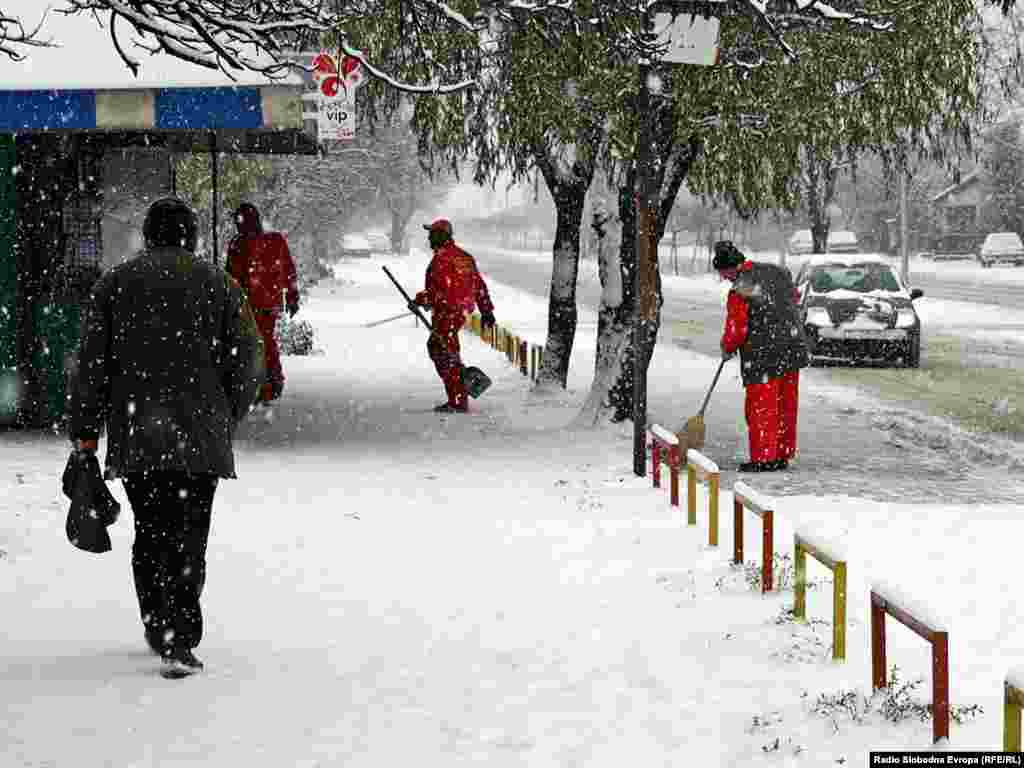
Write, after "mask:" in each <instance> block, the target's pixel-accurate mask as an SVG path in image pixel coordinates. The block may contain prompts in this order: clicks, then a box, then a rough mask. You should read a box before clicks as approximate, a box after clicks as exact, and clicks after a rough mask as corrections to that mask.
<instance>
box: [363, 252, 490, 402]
mask: <svg viewBox="0 0 1024 768" xmlns="http://www.w3.org/2000/svg"><path fill="white" fill-rule="evenodd" d="M381 269H383V270H384V274H386V275H387V276H388V278H390V280H391V282H392V283H394V284H395V288H397V289H398V292H399V293H401V294H402V296H404V297H405V301H406V304H407V305H409V308H410V309H411V310H412V311H413V312H415V313H416V316H417V317H418V318H419V319H420V320H422V321H423V324H424V325H426V326H427V328H430V329H431V330H433V326H432V325H431V324H430V321H429V320H427V318H425V317H424V316H423V313H422V312H420V310H419V307H416V308H415V309H413V307H414V306H415V305H413V303H412V299H411V298H409V294H408V293H406V292H405V289H404V288H403V287H402V286H401V285H400V284H399V283H398V281H397V280H396V279H395V276H394V275H392V274H391V270H389V269H388V268H387V267H384V266H382V267H381ZM460 373H461V375H462V383H463V384H464V385H465V387H466V394H468V395H469V396H470V397H472V398H473V399H474V400H475V399H476V398H478V397H480V395H482V394H483V393H484V392H486V391H487V388H488V387H490V386H491V380H490V378H489V377H488V376H487V374H486V373H484V372H483V371H481V370H480V369H479V368H477V367H475V366H471V365H464V366H462V369H461V371H460Z"/></svg>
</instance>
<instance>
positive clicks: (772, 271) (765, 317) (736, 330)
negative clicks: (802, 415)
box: [722, 261, 809, 386]
mask: <svg viewBox="0 0 1024 768" xmlns="http://www.w3.org/2000/svg"><path fill="white" fill-rule="evenodd" d="M794 293H795V290H794V287H793V280H792V278H791V277H790V275H789V272H788V271H787V270H785V269H783V268H782V267H778V266H776V265H774V264H762V263H758V262H750V261H748V262H744V264H743V265H742V266H741V267H740V272H739V274H738V275H737V277H736V282H735V283H734V284H733V288H732V290H731V291H730V292H729V299H728V317H727V319H726V327H725V334H724V335H723V337H722V346H723V347H724V348H725V351H726V352H735V351H736V350H737V349H738V350H739V353H740V368H741V375H742V377H743V384H744V386H749V385H751V384H762V383H764V382H766V381H768V379H773V378H778V377H779V376H781V375H782V374H784V373H788V372H789V371H796V370H799V369H800V368H804V367H806V366H807V364H808V362H809V356H808V351H807V338H806V336H805V334H804V328H803V325H802V324H801V322H800V317H799V314H798V312H797V306H796V301H795V297H794Z"/></svg>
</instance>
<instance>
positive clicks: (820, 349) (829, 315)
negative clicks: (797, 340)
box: [795, 254, 924, 368]
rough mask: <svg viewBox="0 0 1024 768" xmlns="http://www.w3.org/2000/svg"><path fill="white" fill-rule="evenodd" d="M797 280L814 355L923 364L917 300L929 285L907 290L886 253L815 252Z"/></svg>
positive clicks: (805, 328)
mask: <svg viewBox="0 0 1024 768" xmlns="http://www.w3.org/2000/svg"><path fill="white" fill-rule="evenodd" d="M795 282H796V287H797V290H798V291H799V293H800V303H799V311H800V318H801V320H802V321H803V324H804V330H805V331H806V332H807V342H808V344H809V346H810V351H811V357H812V359H814V360H818V359H824V358H838V359H845V360H853V361H862V360H887V361H894V360H896V359H902V361H903V363H904V365H906V366H908V367H910V368H917V367H918V366H919V365H920V364H921V320H920V318H919V317H918V315H917V312H916V311H915V309H914V304H913V302H914V301H916V300H917V299H919V298H921V297H922V296H924V291H921V290H919V289H917V288H915V289H914V290H912V291H908V290H907V288H906V287H905V286H904V285H903V282H902V281H901V280H900V277H899V275H898V274H897V273H896V271H895V270H894V269H893V268H892V266H891V265H890V264H889V263H888V261H886V260H885V259H883V258H882V257H880V256H867V255H864V254H858V255H857V256H856V257H854V258H843V257H841V256H840V257H837V256H836V255H834V254H828V255H824V256H818V257H814V258H812V259H811V260H810V261H808V262H807V263H806V264H804V265H803V266H802V267H801V268H800V271H799V272H798V273H797V276H796V281H795Z"/></svg>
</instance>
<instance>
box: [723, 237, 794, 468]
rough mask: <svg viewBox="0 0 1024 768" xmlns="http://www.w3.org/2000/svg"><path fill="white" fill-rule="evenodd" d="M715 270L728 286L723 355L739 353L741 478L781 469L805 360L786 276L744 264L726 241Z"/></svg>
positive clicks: (789, 448)
mask: <svg viewBox="0 0 1024 768" xmlns="http://www.w3.org/2000/svg"><path fill="white" fill-rule="evenodd" d="M712 263H713V266H714V268H715V269H716V270H717V271H718V273H719V274H720V275H721V276H722V277H723V278H724V279H726V280H729V281H731V282H732V283H733V287H732V290H730V291H729V297H728V300H727V305H726V320H725V331H724V333H723V334H722V342H721V347H722V354H723V355H724V356H725V357H727V358H728V357H732V356H733V355H734V354H735V353H736V352H737V351H738V352H739V353H740V372H741V376H742V378H743V386H744V387H745V388H746V405H745V407H744V412H745V415H746V419H747V430H748V432H749V438H750V461H748V462H744V463H743V464H741V465H740V467H739V468H740V471H741V472H773V471H775V470H779V469H786V468H787V466H788V465H789V460H790V459H792V458H793V456H794V455H795V454H796V421H797V410H798V407H799V391H800V369H801V368H804V367H806V366H807V364H808V362H809V360H810V358H809V355H808V349H807V339H806V336H805V335H804V329H803V325H802V323H801V322H800V317H799V314H798V311H797V301H796V288H795V287H794V285H793V280H792V278H791V277H790V274H789V271H788V270H786V269H784V268H782V267H779V266H777V265H775V264H764V263H759V262H753V261H748V260H747V258H746V257H745V256H744V255H743V254H742V253H741V252H740V251H739V249H737V248H736V246H734V245H733V244H732V243H731V242H729V241H728V240H722V241H719V242H717V243H715V258H714V261H713V262H712Z"/></svg>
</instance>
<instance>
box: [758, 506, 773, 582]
mask: <svg viewBox="0 0 1024 768" xmlns="http://www.w3.org/2000/svg"><path fill="white" fill-rule="evenodd" d="M761 517H762V519H763V520H764V532H763V533H762V534H761V535H762V538H763V542H764V544H763V546H762V547H761V552H762V559H763V560H764V562H763V563H761V592H771V591H772V560H773V559H774V553H773V552H772V528H773V525H772V522H773V521H772V518H773V517H774V512H772V510H770V509H766V510H765V511H764V513H763V514H762V516H761Z"/></svg>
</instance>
